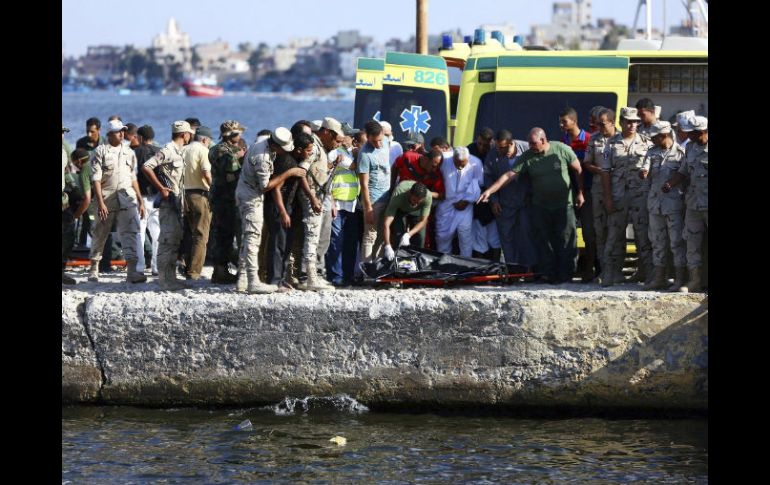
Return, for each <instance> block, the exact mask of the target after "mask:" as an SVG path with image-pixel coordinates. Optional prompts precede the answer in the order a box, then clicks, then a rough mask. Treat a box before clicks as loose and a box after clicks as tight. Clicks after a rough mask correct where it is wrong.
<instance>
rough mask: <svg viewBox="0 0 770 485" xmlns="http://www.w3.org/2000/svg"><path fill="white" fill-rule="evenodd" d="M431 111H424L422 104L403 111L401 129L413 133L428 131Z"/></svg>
mask: <svg viewBox="0 0 770 485" xmlns="http://www.w3.org/2000/svg"><path fill="white" fill-rule="evenodd" d="M428 121H430V113H429V112H428V111H423V110H422V106H415V105H412V107H411V109H409V110H407V109H404V111H402V112H401V123H400V126H401V130H402V131H410V132H412V133H427V132H428V130H429V129H430V123H428Z"/></svg>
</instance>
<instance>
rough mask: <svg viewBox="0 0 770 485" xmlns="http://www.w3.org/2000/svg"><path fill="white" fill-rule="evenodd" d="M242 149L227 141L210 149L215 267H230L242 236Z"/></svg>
mask: <svg viewBox="0 0 770 485" xmlns="http://www.w3.org/2000/svg"><path fill="white" fill-rule="evenodd" d="M240 150H241V147H239V146H238V145H232V144H230V143H228V142H226V141H223V142H221V143H218V144H217V145H214V146H213V147H212V148H211V149H210V150H209V161H211V177H212V185H211V209H212V212H213V219H212V226H213V227H214V233H215V242H216V243H215V245H214V246H215V247H214V264H215V265H227V263H228V262H229V261H230V252H231V250H232V247H233V238H234V237H236V235H239V234H240V227H239V226H240V224H239V221H240V219H239V217H238V211H237V209H236V206H235V188H236V186H237V185H238V176H239V175H240V173H241V159H239V158H238V152H239V151H240Z"/></svg>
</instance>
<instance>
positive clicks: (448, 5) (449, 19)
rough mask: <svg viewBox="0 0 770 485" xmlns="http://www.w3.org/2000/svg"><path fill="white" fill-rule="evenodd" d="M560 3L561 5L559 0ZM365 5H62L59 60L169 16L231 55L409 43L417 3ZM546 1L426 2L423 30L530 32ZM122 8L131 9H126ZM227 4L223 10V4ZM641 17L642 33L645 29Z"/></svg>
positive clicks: (211, 1)
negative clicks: (315, 45) (347, 39)
mask: <svg viewBox="0 0 770 485" xmlns="http://www.w3.org/2000/svg"><path fill="white" fill-rule="evenodd" d="M561 1H565V0H561ZM373 3H374V2H371V1H367V0H363V1H361V0H358V1H349V0H348V1H345V0H280V1H279V0H229V1H226V2H218V1H217V0H185V1H183V2H172V1H169V0H129V1H128V2H126V3H124V4H120V3H117V4H116V3H109V2H105V1H104V0H62V47H63V49H64V54H65V55H66V56H67V57H69V56H80V55H82V54H85V52H86V48H87V46H89V45H99V44H110V45H126V44H133V45H134V46H135V47H148V46H149V45H150V44H151V42H152V38H153V37H154V36H155V35H157V34H158V33H160V32H161V31H164V30H165V29H166V24H167V22H168V19H169V17H174V18H176V20H177V23H178V25H179V27H180V29H181V30H182V32H185V33H187V34H189V35H190V42H191V43H192V44H193V45H194V44H198V43H202V42H212V41H215V40H218V39H220V40H225V41H227V42H229V43H230V48H231V49H235V48H236V46H237V45H238V44H239V43H240V42H251V43H253V44H255V45H256V44H258V43H259V42H266V43H267V44H268V45H270V46H274V45H277V44H280V43H286V41H287V40H288V39H289V38H291V37H317V38H319V39H321V40H323V39H327V38H329V37H331V36H332V35H334V34H336V33H337V32H338V31H340V30H351V29H358V30H360V31H361V33H362V34H363V35H369V36H372V37H374V38H375V40H378V41H381V42H384V41H386V40H388V39H390V38H392V37H397V38H402V39H407V38H409V37H410V36H411V35H412V34H414V31H415V8H416V7H415V5H416V1H415V0H385V1H384V2H381V4H382V7H380V8H378V9H376V10H375V9H372V8H370V7H369V6H368V5H371V4H373ZM552 3H553V2H552V1H551V0H497V1H495V0H429V3H428V32H429V33H430V34H438V33H440V32H441V31H445V30H454V29H456V28H458V27H459V28H460V29H461V30H462V32H463V34H465V35H473V29H475V28H477V27H478V26H479V25H481V24H487V23H506V22H508V23H510V24H512V25H513V26H514V28H515V29H516V31H517V33H521V34H525V35H526V34H528V33H529V31H530V26H531V25H533V24H543V23H548V22H549V21H550V18H551V9H552ZM637 4H638V0H593V18H594V19H596V18H605V17H610V18H614V19H615V21H616V22H618V23H621V24H625V25H627V26H629V27H630V26H631V25H632V24H633V22H634V14H635V13H636V8H637ZM121 5H130V7H128V8H125V7H121ZM222 5H224V6H222ZM652 5H653V26H654V27H657V28H658V29H660V28H661V27H662V25H663V14H662V12H663V5H665V6H666V9H665V10H666V24H667V25H669V26H671V25H677V24H679V23H680V22H681V20H682V19H684V18H685V16H686V12H685V9H684V7H683V6H682V3H681V1H680V0H657V1H654V2H652ZM643 24H644V13H643V12H642V13H640V19H639V25H638V26H639V27H640V28H641V27H643Z"/></svg>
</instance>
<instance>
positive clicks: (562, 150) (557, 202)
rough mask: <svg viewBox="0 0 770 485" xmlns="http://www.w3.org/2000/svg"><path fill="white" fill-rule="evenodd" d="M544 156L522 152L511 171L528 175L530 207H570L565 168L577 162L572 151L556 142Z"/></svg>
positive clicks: (568, 185)
mask: <svg viewBox="0 0 770 485" xmlns="http://www.w3.org/2000/svg"><path fill="white" fill-rule="evenodd" d="M549 144H550V146H549V147H548V150H547V151H546V152H545V153H535V152H533V151H532V150H531V149H530V150H527V151H526V152H524V154H523V155H522V156H521V159H520V160H519V164H518V165H516V166H515V167H513V169H512V170H513V172H514V173H518V174H521V175H523V174H529V177H530V179H531V180H532V204H533V205H536V206H540V207H544V208H546V209H560V208H562V207H566V206H570V205H572V191H571V190H570V178H569V172H568V167H569V164H570V163H572V161H573V160H576V159H577V156H576V155H575V152H574V151H572V148H570V147H569V146H567V145H565V144H564V143H561V142H558V141H552V142H549Z"/></svg>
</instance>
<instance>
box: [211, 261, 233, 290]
mask: <svg viewBox="0 0 770 485" xmlns="http://www.w3.org/2000/svg"><path fill="white" fill-rule="evenodd" d="M236 281H238V277H237V276H235V275H234V274H232V273H230V272H229V271H228V270H227V266H226V265H224V264H218V265H216V266H214V274H212V275H211V282H212V283H218V284H223V285H232V284H233V283H235V282H236Z"/></svg>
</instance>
